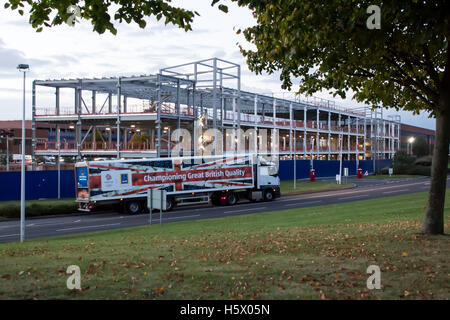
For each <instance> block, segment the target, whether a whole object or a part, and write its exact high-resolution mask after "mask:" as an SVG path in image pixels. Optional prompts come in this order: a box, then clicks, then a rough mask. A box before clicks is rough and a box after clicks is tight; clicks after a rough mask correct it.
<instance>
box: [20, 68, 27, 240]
mask: <svg viewBox="0 0 450 320" xmlns="http://www.w3.org/2000/svg"><path fill="white" fill-rule="evenodd" d="M17 69H18V70H19V71H20V72H23V109H22V110H23V114H22V164H21V176H20V185H21V189H20V242H23V241H24V240H25V79H26V74H27V71H28V70H30V66H29V65H27V64H19V65H18V66H17Z"/></svg>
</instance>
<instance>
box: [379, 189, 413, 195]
mask: <svg viewBox="0 0 450 320" xmlns="http://www.w3.org/2000/svg"><path fill="white" fill-rule="evenodd" d="M405 191H409V190H407V189H402V190H393V191H385V192H383V194H390V193H397V192H405Z"/></svg>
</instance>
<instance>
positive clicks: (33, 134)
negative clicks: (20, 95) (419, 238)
mask: <svg viewBox="0 0 450 320" xmlns="http://www.w3.org/2000/svg"><path fill="white" fill-rule="evenodd" d="M6 138H7V139H8V137H6ZM35 151H36V83H35V81H33V86H32V97H31V168H32V170H33V171H34V170H36V164H35V163H36V158H35Z"/></svg>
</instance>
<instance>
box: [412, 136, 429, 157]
mask: <svg viewBox="0 0 450 320" xmlns="http://www.w3.org/2000/svg"><path fill="white" fill-rule="evenodd" d="M412 152H413V154H414V155H415V156H417V157H423V156H427V155H429V154H430V146H429V145H428V142H427V141H426V140H425V139H424V138H422V137H417V138H416V140H415V141H414V143H413V145H412Z"/></svg>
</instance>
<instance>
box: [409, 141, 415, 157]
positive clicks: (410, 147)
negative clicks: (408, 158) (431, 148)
mask: <svg viewBox="0 0 450 320" xmlns="http://www.w3.org/2000/svg"><path fill="white" fill-rule="evenodd" d="M414 141H416V138H414V137H410V138H409V139H408V145H409V154H410V155H412V144H413V143H414Z"/></svg>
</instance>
